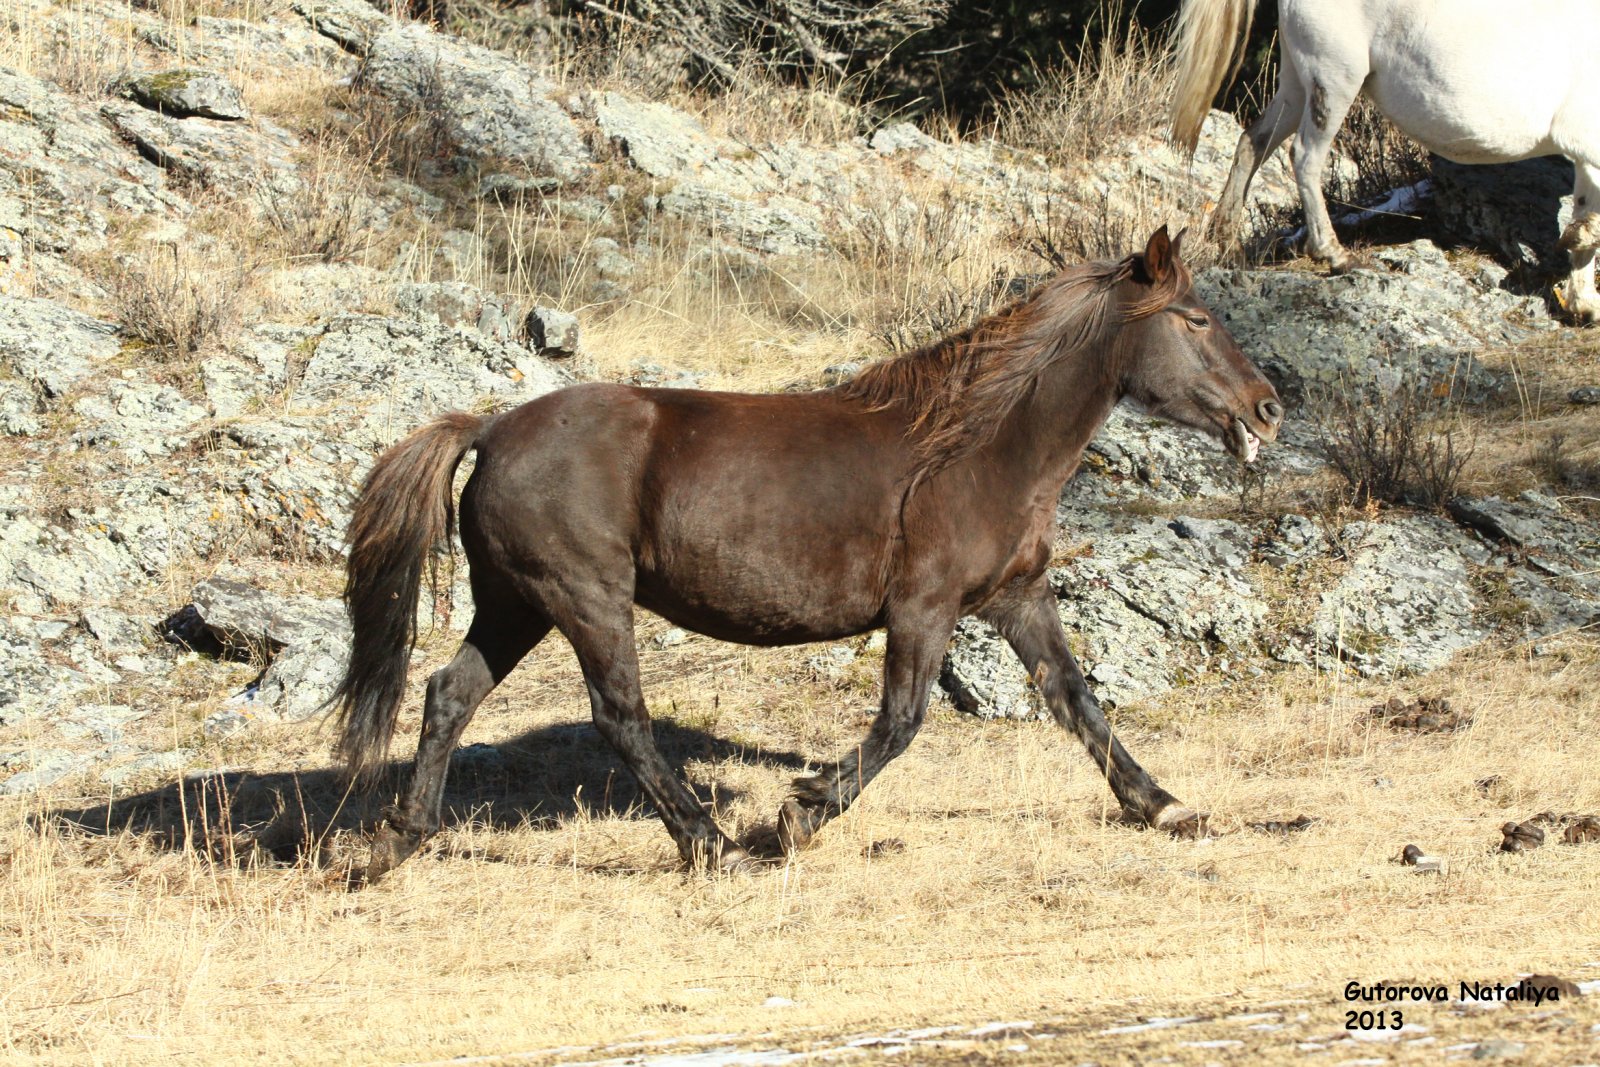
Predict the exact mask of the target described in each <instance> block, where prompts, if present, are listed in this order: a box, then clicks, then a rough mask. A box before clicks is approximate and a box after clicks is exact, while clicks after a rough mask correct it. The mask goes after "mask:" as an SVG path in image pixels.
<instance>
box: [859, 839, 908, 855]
mask: <svg viewBox="0 0 1600 1067" xmlns="http://www.w3.org/2000/svg"><path fill="white" fill-rule="evenodd" d="M905 850H906V843H905V842H904V841H902V840H900V838H898V837H886V838H884V839H883V840H881V841H874V842H872V844H870V845H868V846H867V847H866V848H864V849H862V850H861V854H862V855H863V856H865V857H867V859H869V860H870V859H875V858H877V857H878V856H893V855H896V854H897V853H901V852H904V851H905Z"/></svg>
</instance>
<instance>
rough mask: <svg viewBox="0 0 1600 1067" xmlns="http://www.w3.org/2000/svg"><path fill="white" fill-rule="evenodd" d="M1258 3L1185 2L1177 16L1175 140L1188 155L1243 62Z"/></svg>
mask: <svg viewBox="0 0 1600 1067" xmlns="http://www.w3.org/2000/svg"><path fill="white" fill-rule="evenodd" d="M1255 10H1256V0H1184V4H1183V10H1182V11H1180V12H1179V14H1178V28H1177V31H1176V36H1177V39H1178V46H1177V60H1178V82H1177V88H1176V89H1175V90H1174V91H1173V94H1172V139H1173V140H1174V141H1176V142H1177V143H1178V145H1179V146H1180V147H1181V148H1182V149H1183V150H1184V151H1185V152H1187V153H1189V154H1190V155H1193V154H1194V150H1195V146H1196V145H1198V144H1199V143H1200V127H1201V125H1203V124H1204V123H1205V121H1206V115H1207V114H1208V113H1209V112H1210V111H1211V102H1212V101H1213V100H1215V99H1216V98H1217V94H1218V93H1219V92H1221V91H1222V87H1223V85H1224V84H1226V83H1228V82H1231V81H1233V77H1234V75H1236V74H1238V73H1239V64H1241V63H1242V62H1244V50H1245V42H1246V41H1247V40H1248V39H1249V37H1250V22H1251V19H1252V18H1253V17H1254V16H1255Z"/></svg>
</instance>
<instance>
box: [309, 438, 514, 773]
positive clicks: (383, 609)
mask: <svg viewBox="0 0 1600 1067" xmlns="http://www.w3.org/2000/svg"><path fill="white" fill-rule="evenodd" d="M484 422H485V420H483V419H480V418H478V417H476V416H473V415H468V414H465V413H464V412H459V411H457V412H452V413H450V414H448V415H445V416H444V417H442V418H439V419H436V420H434V421H433V422H430V423H429V424H428V425H426V426H424V427H422V428H421V429H420V430H417V431H415V432H414V433H412V434H411V435H410V436H409V437H407V438H405V440H403V441H400V442H399V443H397V444H395V445H394V446H393V447H391V448H390V449H389V450H388V451H387V452H385V453H384V454H383V455H381V456H379V457H378V462H377V463H375V464H374V465H373V467H372V471H371V473H369V474H368V475H367V481H366V484H365V485H363V486H362V487H361V495H360V497H359V498H358V499H357V500H356V507H355V513H354V515H352V516H351V519H350V561H349V563H348V564H347V569H346V572H345V584H344V602H345V608H346V610H347V611H348V612H349V613H350V625H351V629H352V631H353V635H352V641H351V647H350V662H349V664H348V665H347V666H346V667H345V672H344V678H343V679H341V680H340V682H339V687H338V688H337V689H336V690H334V694H333V696H332V697H331V698H329V700H328V703H329V705H331V706H333V707H334V708H335V709H336V714H337V716H338V722H339V743H338V751H339V755H340V756H341V757H342V758H343V759H344V761H345V764H346V766H348V768H349V770H350V774H351V776H352V777H353V778H355V779H357V780H369V781H370V779H371V776H372V771H373V770H374V769H375V768H376V767H377V765H378V764H379V763H381V762H382V761H383V760H384V759H385V758H386V757H387V756H388V753H389V739H390V738H391V737H392V736H393V735H394V726H395V720H396V718H397V717H398V715H399V712H400V702H401V699H402V698H403V697H404V696H405V689H406V667H407V665H408V664H409V662H410V660H411V649H412V648H413V647H414V646H415V644H416V640H417V593H418V591H419V590H420V588H421V586H422V571H423V567H424V566H425V565H426V563H427V560H428V555H429V553H430V552H431V551H432V549H433V547H434V546H435V545H437V544H439V543H440V542H441V541H444V540H446V539H447V538H448V537H449V536H450V535H451V533H452V531H453V528H454V525H455V504H454V500H453V499H452V496H451V491H450V490H451V482H452V480H453V479H454V477H455V472H456V468H457V467H458V466H459V465H460V464H461V459H462V457H463V456H465V455H466V454H467V452H468V451H469V450H471V449H472V448H473V446H474V445H476V444H477V441H478V438H479V435H480V433H481V431H482V430H483V427H484Z"/></svg>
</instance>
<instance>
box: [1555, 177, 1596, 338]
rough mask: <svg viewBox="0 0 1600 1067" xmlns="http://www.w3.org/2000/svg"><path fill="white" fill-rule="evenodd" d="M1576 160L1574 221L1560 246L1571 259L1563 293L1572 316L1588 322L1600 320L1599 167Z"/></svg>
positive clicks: (1573, 201) (1573, 203)
mask: <svg viewBox="0 0 1600 1067" xmlns="http://www.w3.org/2000/svg"><path fill="white" fill-rule="evenodd" d="M1575 163H1576V166H1577V171H1578V180H1577V181H1576V182H1574V183H1573V187H1572V222H1571V224H1570V225H1568V226H1567V229H1566V232H1565V233H1563V234H1562V235H1561V247H1562V248H1563V249H1565V250H1566V253H1567V255H1568V256H1569V257H1571V260H1572V274H1571V275H1570V276H1569V277H1568V278H1567V288H1566V292H1565V294H1564V296H1565V298H1566V299H1565V302H1566V305H1567V311H1568V312H1570V313H1571V314H1572V317H1573V318H1575V319H1576V320H1577V321H1579V322H1584V323H1588V322H1596V321H1600V290H1596V288H1595V281H1594V260H1595V252H1596V251H1597V250H1600V167H1596V166H1594V165H1592V164H1589V163H1584V162H1582V161H1575Z"/></svg>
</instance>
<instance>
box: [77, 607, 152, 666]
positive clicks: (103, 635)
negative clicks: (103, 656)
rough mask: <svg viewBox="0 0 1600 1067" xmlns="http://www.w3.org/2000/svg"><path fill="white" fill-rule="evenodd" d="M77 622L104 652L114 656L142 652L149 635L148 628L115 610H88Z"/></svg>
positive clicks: (98, 608)
mask: <svg viewBox="0 0 1600 1067" xmlns="http://www.w3.org/2000/svg"><path fill="white" fill-rule="evenodd" d="M79 622H80V623H81V624H82V626H83V628H84V629H85V630H86V631H88V633H89V635H90V636H91V637H93V638H94V639H95V640H96V641H99V642H100V644H101V645H102V646H104V648H105V649H106V651H108V652H111V653H114V654H121V653H128V652H142V651H144V648H145V645H146V644H147V638H148V636H149V635H150V633H151V630H150V627H149V626H146V625H145V624H143V623H141V622H139V621H138V620H136V619H134V618H133V617H132V616H130V615H127V614H125V613H123V612H121V611H118V610H117V609H116V608H109V607H91V608H88V609H86V610H85V611H84V612H83V615H82V617H81V618H80V619H79Z"/></svg>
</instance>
